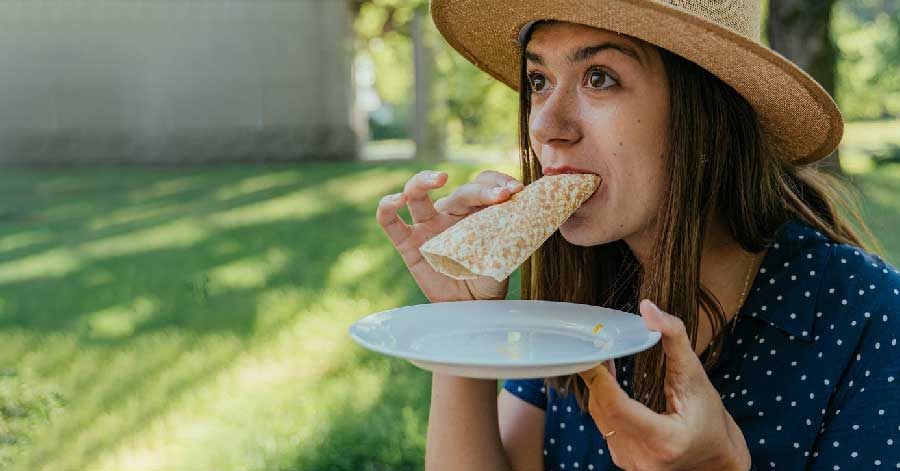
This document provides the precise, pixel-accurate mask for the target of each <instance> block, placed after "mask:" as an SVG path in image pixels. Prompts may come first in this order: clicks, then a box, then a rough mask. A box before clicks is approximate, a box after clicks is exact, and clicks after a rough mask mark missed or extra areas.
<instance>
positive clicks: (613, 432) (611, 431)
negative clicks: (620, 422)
mask: <svg viewBox="0 0 900 471" xmlns="http://www.w3.org/2000/svg"><path fill="white" fill-rule="evenodd" d="M615 434H616V431H615V430H610V431H609V432H606V433H604V434H603V438H609V437H611V436H613V435H615Z"/></svg>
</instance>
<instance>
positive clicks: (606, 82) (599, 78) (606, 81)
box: [587, 69, 617, 90]
mask: <svg viewBox="0 0 900 471" xmlns="http://www.w3.org/2000/svg"><path fill="white" fill-rule="evenodd" d="M587 83H588V86H590V87H591V88H597V89H601V90H602V89H606V88H609V87H611V86H613V85H615V84H616V83H617V82H616V79H614V78H612V76H611V75H609V74H608V73H606V72H604V71H603V70H599V69H592V70H589V71H588V77H587Z"/></svg>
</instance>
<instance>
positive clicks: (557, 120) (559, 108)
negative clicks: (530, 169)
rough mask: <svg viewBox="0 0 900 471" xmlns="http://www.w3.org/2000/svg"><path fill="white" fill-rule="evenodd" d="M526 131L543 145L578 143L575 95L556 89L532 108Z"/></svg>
mask: <svg viewBox="0 0 900 471" xmlns="http://www.w3.org/2000/svg"><path fill="white" fill-rule="evenodd" d="M528 131H529V132H530V133H531V136H532V137H533V138H534V139H535V140H537V141H538V142H539V143H541V144H543V145H553V144H557V145H566V144H569V145H571V144H574V143H576V142H578V141H579V140H580V139H581V131H580V129H579V125H578V120H577V98H576V97H575V93H574V92H568V91H565V90H561V89H557V90H555V91H554V92H553V94H552V95H550V96H549V97H547V99H546V100H545V101H544V102H543V103H541V104H540V106H537V107H534V106H533V107H532V109H531V123H530V124H529V129H528Z"/></svg>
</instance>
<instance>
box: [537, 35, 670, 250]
mask: <svg viewBox="0 0 900 471" xmlns="http://www.w3.org/2000/svg"><path fill="white" fill-rule="evenodd" d="M525 54H526V58H527V71H528V77H529V83H530V85H531V88H532V94H531V115H530V117H529V122H528V125H529V133H530V139H531V145H532V148H533V149H534V151H535V153H536V154H537V157H538V159H539V161H540V163H541V167H542V169H543V172H544V175H555V174H559V173H596V174H598V175H600V177H601V178H602V183H601V184H600V188H599V189H598V190H597V192H596V193H595V194H594V195H593V196H592V197H591V198H590V199H589V200H588V201H587V202H586V203H585V204H584V205H582V207H581V208H579V209H578V211H576V212H575V214H574V215H573V216H572V217H571V218H570V219H569V220H568V221H566V222H565V223H564V224H563V225H562V227H560V232H561V234H562V236H563V237H564V238H565V239H566V240H567V241H568V242H570V243H572V244H575V245H580V246H591V245H598V244H604V243H607V242H612V241H616V240H620V239H624V240H625V241H626V242H627V243H628V244H629V246H631V248H632V250H635V251H644V250H648V249H649V243H650V242H649V241H651V240H652V235H653V234H654V232H653V231H655V227H654V226H655V216H656V211H657V209H658V208H659V205H660V204H661V201H662V194H663V189H664V171H665V159H666V158H667V156H666V155H665V150H666V132H667V129H668V111H669V90H668V83H667V81H666V75H665V70H664V68H663V64H662V60H661V59H660V56H659V53H658V52H657V51H656V49H655V48H653V47H652V46H647V45H645V44H643V43H641V42H640V41H638V40H635V39H632V38H630V37H627V36H623V35H620V34H617V33H614V32H610V31H606V30H600V29H596V28H591V27H587V26H582V25H576V24H572V23H551V24H546V25H541V26H539V27H538V28H537V29H536V30H535V31H534V33H533V35H532V37H531V41H530V42H529V43H528V47H527V48H526V53H525Z"/></svg>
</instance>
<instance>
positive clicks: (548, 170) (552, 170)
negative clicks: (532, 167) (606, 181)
mask: <svg viewBox="0 0 900 471" xmlns="http://www.w3.org/2000/svg"><path fill="white" fill-rule="evenodd" d="M543 173H544V175H545V176H549V175H560V174H563V173H590V174H594V175H596V174H597V172H595V171H593V170H587V169H583V168H578V167H570V166H568V165H563V166H561V167H545V168H544V169H543Z"/></svg>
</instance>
